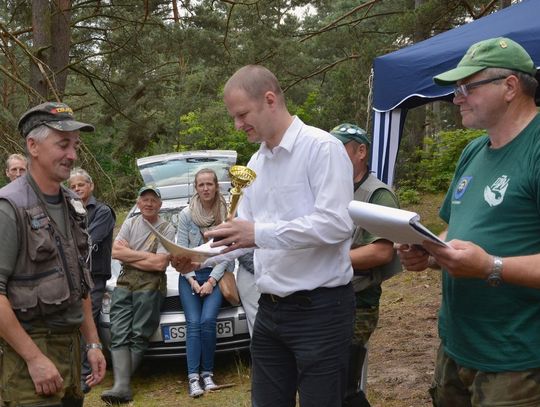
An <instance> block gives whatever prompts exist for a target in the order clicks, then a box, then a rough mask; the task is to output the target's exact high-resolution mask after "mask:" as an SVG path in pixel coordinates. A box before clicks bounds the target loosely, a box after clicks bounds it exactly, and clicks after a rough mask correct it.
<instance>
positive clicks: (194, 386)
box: [189, 379, 204, 398]
mask: <svg viewBox="0 0 540 407" xmlns="http://www.w3.org/2000/svg"><path fill="white" fill-rule="evenodd" d="M203 393H204V390H203V389H202V388H201V384H200V383H199V379H189V397H193V398H195V397H199V396H200V395H201V394H203Z"/></svg>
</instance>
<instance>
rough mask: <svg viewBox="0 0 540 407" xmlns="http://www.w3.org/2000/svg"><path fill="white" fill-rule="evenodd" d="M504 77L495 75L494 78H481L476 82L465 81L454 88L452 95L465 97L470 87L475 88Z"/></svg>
mask: <svg viewBox="0 0 540 407" xmlns="http://www.w3.org/2000/svg"><path fill="white" fill-rule="evenodd" d="M506 78H508V76H496V77H495V78H489V79H483V80H481V81H477V82H471V83H466V84H463V85H458V86H456V87H455V88H454V96H455V97H458V96H464V97H467V96H469V91H470V90H471V89H474V88H477V87H479V86H482V85H487V84H488V83H491V82H495V81H500V80H501V79H506Z"/></svg>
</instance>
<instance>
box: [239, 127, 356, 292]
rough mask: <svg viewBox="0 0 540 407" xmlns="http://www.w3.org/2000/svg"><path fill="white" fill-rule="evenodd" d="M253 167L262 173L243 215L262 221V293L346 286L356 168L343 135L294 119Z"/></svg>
mask: <svg viewBox="0 0 540 407" xmlns="http://www.w3.org/2000/svg"><path fill="white" fill-rule="evenodd" d="M248 167H250V168H251V169H253V170H254V171H255V173H256V174H257V178H256V180H255V182H254V183H253V184H252V185H251V186H249V187H248V188H246V189H245V190H244V197H243V200H242V201H241V202H240V208H239V217H241V218H244V219H248V220H251V221H253V222H255V244H256V245H257V249H256V250H255V256H254V265H255V278H256V282H257V287H258V288H259V291H260V292H261V293H268V294H275V295H278V296H281V297H284V296H287V295H289V294H291V293H293V292H295V291H300V290H313V289H315V288H317V287H337V286H341V285H345V284H347V283H348V282H349V281H350V280H351V278H352V276H353V270H352V267H351V261H350V257H349V250H350V247H351V236H352V232H353V227H354V226H353V222H352V220H351V218H350V217H349V214H348V211H347V206H348V204H349V202H350V201H352V199H353V173H352V164H351V162H350V160H349V157H348V156H347V153H346V151H345V148H344V147H343V144H342V143H341V141H339V140H337V139H336V138H334V137H332V136H331V135H330V134H329V133H327V132H325V131H323V130H321V129H318V128H316V127H312V126H307V125H305V124H304V123H303V122H302V121H301V120H300V119H299V118H298V117H294V120H293V122H292V124H291V125H290V126H289V128H288V129H287V131H286V132H285V134H284V136H283V139H282V140H281V143H280V144H279V145H278V146H276V147H275V148H274V149H273V150H270V149H268V147H267V146H266V144H265V143H262V145H261V147H260V148H259V151H258V152H256V153H255V154H254V155H253V156H252V157H251V160H250V161H249V163H248Z"/></svg>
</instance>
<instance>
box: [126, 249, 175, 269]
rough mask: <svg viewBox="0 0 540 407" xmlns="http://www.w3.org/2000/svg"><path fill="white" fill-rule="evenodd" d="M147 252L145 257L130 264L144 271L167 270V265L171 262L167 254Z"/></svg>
mask: <svg viewBox="0 0 540 407" xmlns="http://www.w3.org/2000/svg"><path fill="white" fill-rule="evenodd" d="M145 254H146V256H145V258H144V259H141V260H137V261H133V262H129V263H128V264H129V265H130V266H132V267H135V268H138V269H139V270H144V271H157V272H162V271H165V269H166V268H167V265H168V264H169V256H168V255H167V254H155V253H148V252H145Z"/></svg>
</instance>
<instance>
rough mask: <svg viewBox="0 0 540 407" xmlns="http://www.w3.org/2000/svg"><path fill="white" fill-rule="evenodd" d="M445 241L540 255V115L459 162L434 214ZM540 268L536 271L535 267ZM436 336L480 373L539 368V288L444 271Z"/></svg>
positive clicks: (481, 142) (474, 147) (482, 140)
mask: <svg viewBox="0 0 540 407" xmlns="http://www.w3.org/2000/svg"><path fill="white" fill-rule="evenodd" d="M440 216H441V218H442V219H444V220H445V221H446V222H447V223H448V238H447V240H451V239H460V240H465V241H471V242H474V243H475V244H477V245H479V246H481V247H482V248H483V249H484V250H486V251H487V252H488V253H490V254H493V255H497V256H501V257H506V256H518V255H529V254H534V253H540V116H536V118H535V119H534V120H533V121H532V122H531V123H530V124H529V125H528V126H527V127H526V128H525V129H524V130H523V131H522V132H521V133H520V134H519V135H518V136H517V137H516V138H515V139H514V140H512V141H511V142H510V143H508V144H507V145H505V146H503V147H502V148H499V149H495V150H493V149H491V148H490V144H489V139H488V137H487V136H483V137H479V138H478V139H475V140H473V141H472V142H471V143H470V144H469V145H468V146H467V147H466V148H465V150H464V151H463V154H462V155H461V157H460V160H459V162H458V166H457V169H456V173H455V175H454V179H453V181H452V184H451V186H450V189H449V191H448V193H447V195H446V198H445V201H444V204H443V206H442V208H441V210H440ZM539 268H540V265H539ZM439 335H440V336H441V339H442V342H443V344H444V347H445V351H446V352H447V353H448V355H449V356H450V357H452V358H453V359H455V360H456V362H457V363H458V364H460V365H462V366H465V367H470V368H474V369H478V370H482V371H487V372H490V371H491V372H500V371H520V370H527V369H531V368H538V367H540V290H538V289H533V288H527V287H521V286H517V285H512V284H508V283H503V284H501V285H500V286H498V287H490V286H489V285H488V284H487V283H486V281H485V280H483V279H466V278H453V277H451V276H450V275H449V274H448V273H446V272H443V298H442V304H441V310H440V314H439Z"/></svg>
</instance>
